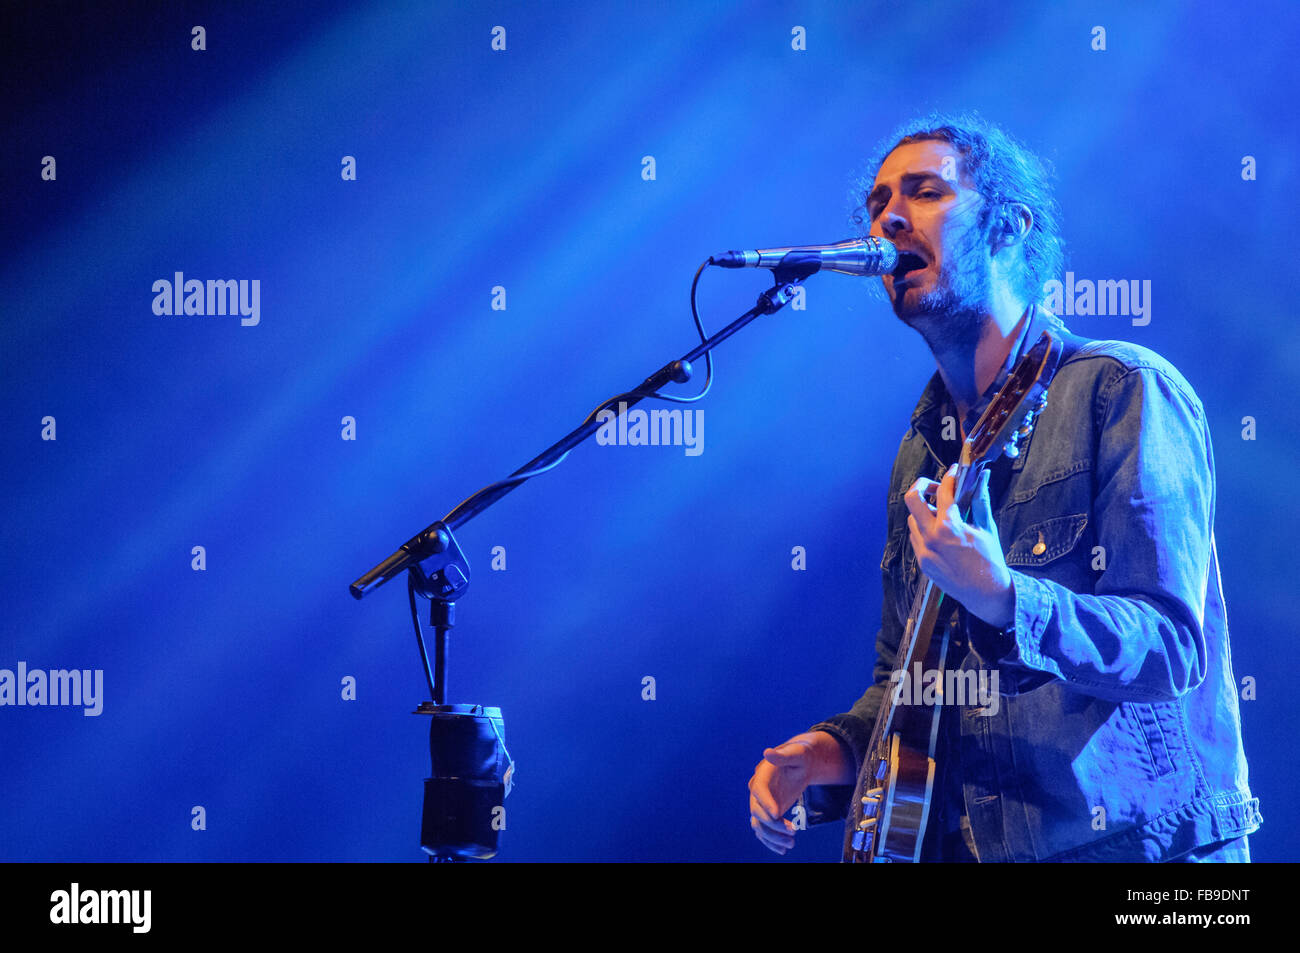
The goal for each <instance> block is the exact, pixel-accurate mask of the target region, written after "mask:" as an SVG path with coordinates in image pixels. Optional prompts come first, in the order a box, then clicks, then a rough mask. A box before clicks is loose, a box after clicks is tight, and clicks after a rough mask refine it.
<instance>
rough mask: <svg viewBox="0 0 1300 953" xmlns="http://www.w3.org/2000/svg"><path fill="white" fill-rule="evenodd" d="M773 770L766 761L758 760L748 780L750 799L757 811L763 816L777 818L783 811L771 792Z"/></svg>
mask: <svg viewBox="0 0 1300 953" xmlns="http://www.w3.org/2000/svg"><path fill="white" fill-rule="evenodd" d="M775 776H776V775H775V771H774V770H772V768H771V766H768V764H767V763H766V762H759V764H758V767H757V768H754V776H753V777H751V779H750V781H749V796H750V801H753V803H754V806H755V807H757V811H755V813H758V811H762V814H763V816H764V818H779V816H781V815H783V814H784V813H785V811H783V810H781V806H780V805H779V803H776V796H775V794H772V787H771V784H772V779H774V777H775Z"/></svg>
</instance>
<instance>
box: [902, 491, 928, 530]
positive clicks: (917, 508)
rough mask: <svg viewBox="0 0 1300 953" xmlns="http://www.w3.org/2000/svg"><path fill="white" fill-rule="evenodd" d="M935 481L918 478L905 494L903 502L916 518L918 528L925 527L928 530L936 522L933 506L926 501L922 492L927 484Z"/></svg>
mask: <svg viewBox="0 0 1300 953" xmlns="http://www.w3.org/2000/svg"><path fill="white" fill-rule="evenodd" d="M933 483H934V481H933V480H917V481H916V482H915V483H913V484H912V488H911V489H910V490H908V491H907V492H906V493H905V494H903V504H904V505H905V506H906V507H907V511H908V512H909V513H911V514H912V518H913V519H915V520H916V523H917V525H918V528H924V529H926V530H928V529H929V528H930V525H931V524H932V523H933V522H934V510H933V509H932V508H931V506H930V504H929V503H927V502H926V501H925V499H924V498H923V496H922V493H923V492H924V491H925V488H926V487H927V485H933ZM908 523H909V525H910V524H911V520H909V521H908Z"/></svg>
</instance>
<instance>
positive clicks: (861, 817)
mask: <svg viewBox="0 0 1300 953" xmlns="http://www.w3.org/2000/svg"><path fill="white" fill-rule="evenodd" d="M1061 350H1062V345H1061V342H1060V340H1058V339H1057V338H1055V337H1053V336H1052V334H1051V333H1050V332H1048V331H1044V332H1043V333H1042V335H1041V336H1040V337H1039V339H1038V341H1037V342H1036V343H1035V344H1034V346H1033V348H1031V349H1030V351H1029V352H1028V353H1027V354H1026V355H1025V356H1024V357H1023V358H1021V359H1020V361H1018V362H1017V364H1016V366H1015V368H1014V369H1013V370H1012V372H1011V374H1010V375H1009V376H1008V378H1007V381H1006V383H1005V384H1004V385H1003V387H1002V389H1001V390H1000V391H998V394H997V396H996V397H994V398H993V400H992V401H991V402H990V404H989V406H988V408H987V409H986V410H985V411H984V414H983V415H982V416H981V417H980V419H979V422H978V423H976V425H975V427H974V428H973V429H972V430H971V433H970V435H969V436H968V437H967V438H966V440H965V442H964V444H963V446H962V454H961V461H960V463H959V464H958V468H957V479H956V491H955V495H954V500H955V503H954V505H956V506H958V507H959V512H961V513H962V514H963V516H965V515H966V513H967V512H968V508H969V505H970V500H971V497H972V495H973V492H974V487H975V484H976V482H977V481H978V479H979V475H980V473H981V472H982V471H983V468H984V467H986V466H987V465H988V464H989V463H991V462H992V461H993V460H995V459H997V457H999V456H1000V455H1002V454H1003V453H1005V454H1006V455H1007V456H1012V457H1014V456H1017V455H1018V454H1019V452H1020V451H1019V448H1018V447H1017V442H1018V441H1019V440H1021V439H1023V438H1025V437H1028V435H1029V433H1030V431H1031V429H1032V427H1033V420H1034V417H1035V416H1036V414H1037V413H1039V412H1040V411H1041V410H1042V408H1043V407H1045V406H1046V403H1047V399H1046V392H1047V388H1048V386H1049V385H1050V383H1051V380H1052V377H1053V376H1054V375H1055V373H1056V367H1057V365H1058V363H1059V362H1060V358H1061ZM943 600H944V595H943V593H942V592H941V591H940V590H939V588H938V587H937V586H936V585H935V584H934V583H933V582H932V581H931V580H929V579H928V578H926V577H925V576H924V575H922V576H921V579H920V583H919V586H918V588H917V591H916V596H915V598H914V599H913V600H912V607H911V611H910V612H909V613H908V617H907V623H906V625H905V626H904V628H903V636H902V638H901V639H900V640H899V645H898V653H897V656H896V658H895V670H894V673H893V676H892V679H891V681H892V685H891V686H886V690H885V693H884V697H883V698H882V699H881V703H880V712H879V714H878V715H877V717H876V723H875V727H874V729H873V730H872V734H871V741H870V743H869V744H868V746H867V752H866V756H865V757H864V758H863V762H862V769H861V771H860V773H859V775H858V784H857V788H856V790H855V792H854V800H853V804H852V805H851V807H850V815H849V816H850V823H851V824H852V830H851V832H850V835H849V837H848V839H847V841H846V843H845V851H844V860H845V862H846V863H858V864H860V863H918V862H919V861H920V859H921V848H922V845H923V844H924V842H925V831H926V826H927V824H928V822H929V819H930V815H931V806H932V804H933V802H934V798H935V795H936V793H937V792H936V791H935V789H934V784H935V777H936V775H937V771H936V768H937V756H938V745H939V723H940V717H941V715H942V714H943V704H944V701H945V699H944V697H943V683H944V672H945V670H946V667H947V661H948V646H949V631H948V627H947V626H942V627H939V626H937V625H936V623H937V622H938V620H939V615H940V607H941V606H942V604H943ZM936 630H937V631H936ZM903 679H907V680H909V681H910V682H911V685H910V686H905V685H901V684H900V682H901V681H902V680H903ZM923 687H924V688H925V690H924V691H922V688H923ZM908 689H910V690H908ZM917 696H920V697H917Z"/></svg>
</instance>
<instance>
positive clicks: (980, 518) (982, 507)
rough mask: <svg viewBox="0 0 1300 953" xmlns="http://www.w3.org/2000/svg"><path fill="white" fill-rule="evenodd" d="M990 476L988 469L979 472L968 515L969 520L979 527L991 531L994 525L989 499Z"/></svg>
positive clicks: (991, 504) (991, 505)
mask: <svg viewBox="0 0 1300 953" xmlns="http://www.w3.org/2000/svg"><path fill="white" fill-rule="evenodd" d="M990 476H991V474H990V473H989V471H988V470H985V471H984V472H983V473H981V474H980V484H979V488H978V489H976V491H975V501H974V502H973V503H972V504H971V508H970V516H971V522H972V523H974V524H975V525H976V526H978V527H979V528H980V529H986V530H990V531H992V530H993V529H994V528H995V527H994V525H993V503H992V501H991V500H990V499H989V478H990Z"/></svg>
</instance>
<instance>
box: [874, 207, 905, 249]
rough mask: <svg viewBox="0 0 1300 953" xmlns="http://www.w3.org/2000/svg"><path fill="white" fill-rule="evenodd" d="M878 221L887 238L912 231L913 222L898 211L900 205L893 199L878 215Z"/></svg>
mask: <svg viewBox="0 0 1300 953" xmlns="http://www.w3.org/2000/svg"><path fill="white" fill-rule="evenodd" d="M876 221H877V222H878V223H879V225H880V230H881V232H882V233H883V234H884V236H885V238H890V239H892V238H893V237H894V236H895V235H897V234H898V233H899V232H910V231H911V230H912V224H911V222H909V221H908V220H907V219H906V218H905V217H904V216H903V215H901V214H900V213H899V211H898V206H897V205H895V204H894V201H893V200H892V199H891V200H890V203H889V204H888V205H887V206H885V208H884V209H883V210H882V211H881V213H880V215H879V216H878V217H877V219H876Z"/></svg>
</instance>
